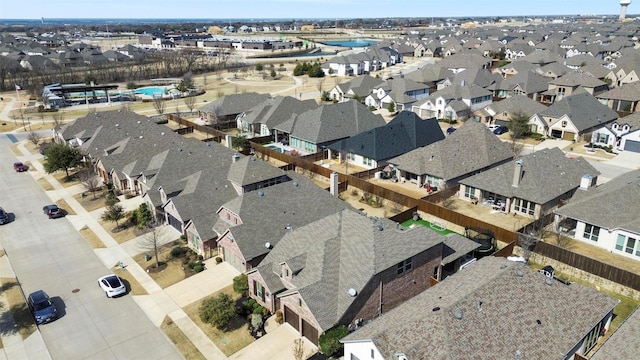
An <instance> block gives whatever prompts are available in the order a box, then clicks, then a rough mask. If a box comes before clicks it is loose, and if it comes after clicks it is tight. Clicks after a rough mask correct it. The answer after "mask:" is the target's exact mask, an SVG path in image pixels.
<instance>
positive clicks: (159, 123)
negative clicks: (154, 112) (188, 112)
mask: <svg viewBox="0 0 640 360" xmlns="http://www.w3.org/2000/svg"><path fill="white" fill-rule="evenodd" d="M168 123H169V119H161V120H156V124H158V125H161V124H168Z"/></svg>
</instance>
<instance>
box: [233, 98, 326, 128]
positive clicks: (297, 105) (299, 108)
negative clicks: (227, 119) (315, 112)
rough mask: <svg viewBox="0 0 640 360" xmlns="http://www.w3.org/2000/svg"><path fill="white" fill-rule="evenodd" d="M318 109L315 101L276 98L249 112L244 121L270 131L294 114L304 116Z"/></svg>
mask: <svg viewBox="0 0 640 360" xmlns="http://www.w3.org/2000/svg"><path fill="white" fill-rule="evenodd" d="M317 107H318V103H316V102H315V100H312V99H309V100H304V101H300V100H298V99H295V98H293V97H291V96H276V97H274V98H272V99H267V100H265V101H264V102H262V103H260V104H259V105H256V106H254V107H252V108H251V109H249V110H247V112H246V116H245V117H243V118H242V121H244V122H247V123H250V124H265V125H267V127H268V128H269V129H271V128H273V127H274V126H275V125H278V124H280V123H282V122H283V121H285V120H287V119H289V118H290V117H291V115H292V114H302V113H303V112H305V111H308V110H312V109H315V108H317Z"/></svg>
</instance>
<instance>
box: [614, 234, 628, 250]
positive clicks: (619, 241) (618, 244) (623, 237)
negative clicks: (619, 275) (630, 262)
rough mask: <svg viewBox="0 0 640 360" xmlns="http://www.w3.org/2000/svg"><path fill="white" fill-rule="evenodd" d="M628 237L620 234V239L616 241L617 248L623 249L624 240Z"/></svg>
mask: <svg viewBox="0 0 640 360" xmlns="http://www.w3.org/2000/svg"><path fill="white" fill-rule="evenodd" d="M626 239H627V237H626V236H624V235H620V234H618V240H617V241H616V250H619V251H622V249H623V248H624V241H625V240H626Z"/></svg>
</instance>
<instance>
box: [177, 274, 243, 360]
mask: <svg viewBox="0 0 640 360" xmlns="http://www.w3.org/2000/svg"><path fill="white" fill-rule="evenodd" d="M219 293H225V294H228V295H229V296H231V298H232V299H233V300H234V301H238V300H240V295H239V294H236V293H235V292H234V291H233V286H228V287H226V288H224V289H222V290H220V291H219V292H217V293H215V294H213V295H211V296H216V295H218V294H219ZM203 301H204V299H201V300H198V301H196V302H194V303H192V304H189V305H187V306H185V307H184V309H183V310H184V312H185V313H186V314H187V315H188V316H189V317H190V318H191V320H193V322H195V323H196V325H198V327H199V328H200V329H202V331H203V332H204V333H205V334H206V335H207V337H208V338H209V339H211V341H213V343H214V344H216V346H217V347H218V348H219V349H220V350H221V351H222V352H223V353H224V354H225V355H226V356H230V355H231V354H234V353H235V352H237V351H238V350H240V349H243V348H244V347H246V346H247V345H249V344H251V343H252V342H253V341H254V338H253V337H252V336H251V334H250V333H249V327H248V323H247V320H246V319H244V318H243V317H240V316H236V317H235V318H234V319H233V320H232V321H231V325H230V326H229V330H227V331H224V330H219V329H216V328H215V327H214V326H211V325H209V324H206V323H204V322H203V321H202V320H201V319H200V314H199V309H200V305H201V304H202V302H203Z"/></svg>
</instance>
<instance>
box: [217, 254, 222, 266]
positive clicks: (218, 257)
mask: <svg viewBox="0 0 640 360" xmlns="http://www.w3.org/2000/svg"><path fill="white" fill-rule="evenodd" d="M221 262H222V258H221V257H220V256H216V264H220V263H221Z"/></svg>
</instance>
